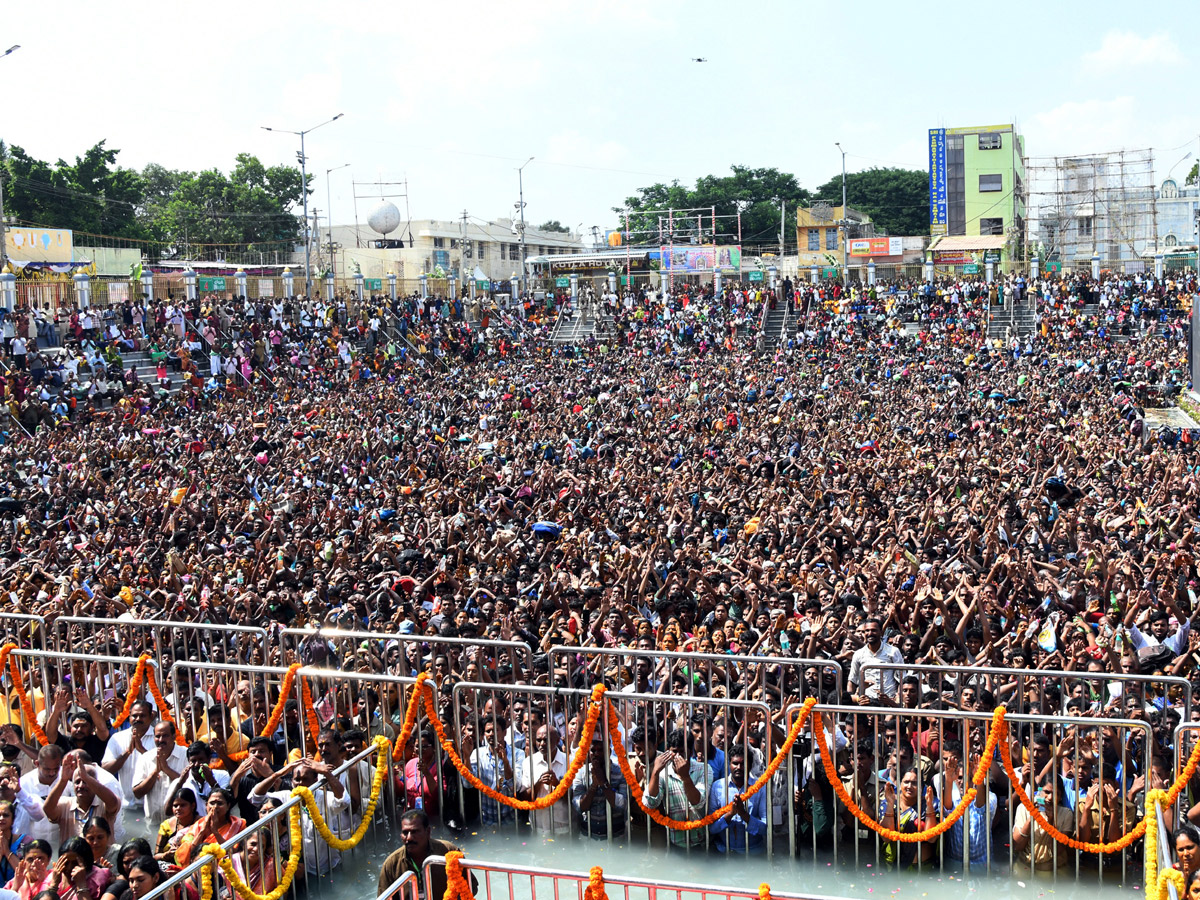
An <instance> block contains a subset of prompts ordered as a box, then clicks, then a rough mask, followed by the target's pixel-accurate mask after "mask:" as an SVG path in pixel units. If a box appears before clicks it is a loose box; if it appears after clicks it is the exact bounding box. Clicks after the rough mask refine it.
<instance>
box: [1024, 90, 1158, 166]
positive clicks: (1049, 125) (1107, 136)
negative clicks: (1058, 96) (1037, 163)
mask: <svg viewBox="0 0 1200 900" xmlns="http://www.w3.org/2000/svg"><path fill="white" fill-rule="evenodd" d="M1022 131H1023V132H1024V135H1025V152H1026V153H1027V154H1028V155H1029V156H1031V157H1044V156H1063V155H1076V154H1080V155H1082V154H1088V153H1100V152H1106V151H1109V150H1119V149H1121V148H1122V147H1127V148H1131V147H1146V146H1148V145H1149V135H1148V134H1147V132H1146V129H1145V122H1144V120H1143V119H1139V117H1138V115H1137V105H1136V104H1135V102H1134V99H1133V98H1132V97H1114V98H1112V99H1111V100H1072V101H1068V102H1067V103H1062V104H1059V105H1058V106H1056V107H1054V109H1050V110H1047V111H1046V112H1041V113H1037V114H1036V115H1034V116H1033V118H1031V119H1029V120H1028V121H1027V123H1026V124H1025V126H1024V128H1023V129H1022Z"/></svg>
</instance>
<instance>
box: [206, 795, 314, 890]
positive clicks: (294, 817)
mask: <svg viewBox="0 0 1200 900" xmlns="http://www.w3.org/2000/svg"><path fill="white" fill-rule="evenodd" d="M288 833H289V834H290V835H291V846H289V847H288V860H287V865H286V866H284V869H283V877H281V878H280V879H279V883H278V884H276V885H275V888H274V890H272V891H269V892H268V893H266V894H256V893H254V891H252V890H251V889H250V885H248V884H246V882H245V881H243V880H242V877H241V876H240V875H238V873H237V870H236V869H235V868H234V867H233V863H232V862H230V861H229V856H228V855H227V854H226V852H225V848H224V847H222V846H221V845H220V844H205V845H204V853H205V854H207V855H208V856H210V857H212V858H213V860H215V861H216V864H217V865H218V866H220V868H221V872H222V874H224V876H225V880H226V881H228V882H229V885H230V887H232V888H233V890H234V893H236V894H237V895H238V897H240V898H241V900H281V898H282V897H283V895H284V894H286V893H287V892H288V890H289V889H290V888H291V886H292V880H293V879H294V878H295V877H296V872H297V871H298V870H299V868H300V860H301V858H302V856H303V852H304V835H303V834H302V833H301V831H300V807H299V806H293V807H292V808H291V809H290V810H288ZM212 896H213V877H212V866H211V865H210V864H206V865H204V866H203V867H201V869H200V900H212Z"/></svg>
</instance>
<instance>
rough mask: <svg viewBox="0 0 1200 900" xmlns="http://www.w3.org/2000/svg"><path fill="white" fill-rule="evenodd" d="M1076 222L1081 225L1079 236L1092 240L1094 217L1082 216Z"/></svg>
mask: <svg viewBox="0 0 1200 900" xmlns="http://www.w3.org/2000/svg"><path fill="white" fill-rule="evenodd" d="M1076 221H1077V222H1078V223H1079V236H1080V237H1081V238H1090V237H1091V236H1092V217H1091V216H1080V217H1079V218H1078V219H1076Z"/></svg>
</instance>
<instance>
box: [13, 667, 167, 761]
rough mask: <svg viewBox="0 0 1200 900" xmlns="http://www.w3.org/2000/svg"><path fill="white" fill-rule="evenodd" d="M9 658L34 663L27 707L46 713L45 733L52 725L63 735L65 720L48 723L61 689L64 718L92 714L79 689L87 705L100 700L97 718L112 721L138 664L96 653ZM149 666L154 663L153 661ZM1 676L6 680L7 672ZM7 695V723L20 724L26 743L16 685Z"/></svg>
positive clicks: (27, 735)
mask: <svg viewBox="0 0 1200 900" xmlns="http://www.w3.org/2000/svg"><path fill="white" fill-rule="evenodd" d="M12 656H13V657H16V658H18V659H27V660H30V661H35V660H36V662H37V666H31V667H29V671H28V674H29V676H30V679H29V683H28V684H27V686H26V694H27V696H28V698H29V703H30V706H31V708H32V709H33V711H34V713H35V714H36V715H38V716H39V717H40V716H42V715H43V714H45V716H46V720H47V721H46V722H45V726H46V730H47V731H49V730H50V727H51V724H53V727H54V728H55V729H56V730H62V731H64V733H65V728H64V726H65V725H66V722H65V721H62V720H61V719H60V720H59V721H57V722H54V723H51V721H50V720H49V714H50V712H51V711H53V710H54V708H55V700H56V698H57V696H58V691H59V689H60V688H61V689H63V690H64V691H66V692H67V695H66V696H65V697H64V702H65V708H64V709H63V711H62V715H63V716H64V717H65V716H66V715H69V714H70V712H71V710H72V708H80V709H84V711H87V712H89V713H90V712H91V710H89V709H86V707H85V706H84V705H83V704H80V703H79V702H77V701H78V699H79V698H77V695H76V691H78V690H82V691H83V692H84V696H85V697H86V698H87V699H88V701H89V702H92V703H95V702H96V701H97V700H98V701H99V704H98V706H97V707H96V709H97V712H98V713H99V714H100V716H101V717H103V718H105V719H108V720H109V721H112V719H113V718H114V717H115V716H116V715H117V713H119V712H120V710H121V708H122V706H123V705H124V703H125V697H126V694H127V693H128V690H129V684H130V682H131V681H132V680H133V673H134V670H135V669H137V665H138V660H137V657H131V656H107V655H104V654H95V653H43V652H42V651H40V650H14V651H12ZM152 665H156V664H154V663H153V662H152ZM156 668H157V666H156ZM4 674H5V677H6V678H7V675H8V673H4ZM23 674H25V673H23ZM34 675H38V676H40V679H41V682H40V684H39V683H38V680H37V679H36V678H34V677H33V676H34ZM6 694H7V697H8V700H7V702H8V706H9V710H10V716H11V719H10V720H11V721H13V722H20V723H21V725H22V729H23V730H24V732H25V738H26V740H29V734H30V729H29V723H28V721H27V720H26V716H25V714H24V711H23V710H21V708H20V698H19V696H18V694H17V692H16V689H15V685H12V684H8V685H7V687H6ZM93 762H95V763H96V764H97V765H98V764H99V763H100V760H98V759H97V760H93Z"/></svg>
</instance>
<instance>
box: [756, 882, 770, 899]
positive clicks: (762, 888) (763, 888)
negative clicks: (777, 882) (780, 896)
mask: <svg viewBox="0 0 1200 900" xmlns="http://www.w3.org/2000/svg"><path fill="white" fill-rule="evenodd" d="M758 900H771V886H770V885H769V884H767V883H766V882H765V881H764V882H763V883H762V884H760V885H759V886H758Z"/></svg>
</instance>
